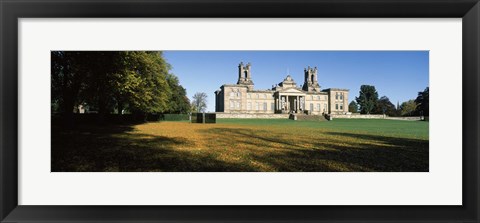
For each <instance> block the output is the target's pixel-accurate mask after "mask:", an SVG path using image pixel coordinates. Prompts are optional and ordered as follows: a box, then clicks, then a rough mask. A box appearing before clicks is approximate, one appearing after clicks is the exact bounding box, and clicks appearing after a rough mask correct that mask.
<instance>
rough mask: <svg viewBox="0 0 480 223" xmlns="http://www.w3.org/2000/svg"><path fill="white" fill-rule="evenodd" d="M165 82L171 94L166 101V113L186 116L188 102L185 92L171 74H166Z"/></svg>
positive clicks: (188, 106) (188, 108) (188, 107)
mask: <svg viewBox="0 0 480 223" xmlns="http://www.w3.org/2000/svg"><path fill="white" fill-rule="evenodd" d="M167 82H168V85H169V86H170V89H171V91H172V93H171V94H170V98H169V99H168V106H167V107H168V109H167V111H166V113H175V114H187V113H188V112H190V100H189V99H188V97H187V90H186V89H185V88H183V87H182V85H180V83H179V80H178V78H177V77H176V76H175V75H173V74H167Z"/></svg>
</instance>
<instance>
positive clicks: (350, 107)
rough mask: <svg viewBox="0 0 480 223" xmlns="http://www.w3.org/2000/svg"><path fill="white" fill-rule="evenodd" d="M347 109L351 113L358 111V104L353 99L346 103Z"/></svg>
mask: <svg viewBox="0 0 480 223" xmlns="http://www.w3.org/2000/svg"><path fill="white" fill-rule="evenodd" d="M348 111H349V112H352V113H357V112H358V105H357V103H356V102H355V101H352V102H350V104H349V105H348Z"/></svg>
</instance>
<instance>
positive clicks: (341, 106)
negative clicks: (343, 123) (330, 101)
mask: <svg viewBox="0 0 480 223" xmlns="http://www.w3.org/2000/svg"><path fill="white" fill-rule="evenodd" d="M339 108H340V109H339ZM335 109H336V110H343V104H335Z"/></svg>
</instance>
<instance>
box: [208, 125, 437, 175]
mask: <svg viewBox="0 0 480 223" xmlns="http://www.w3.org/2000/svg"><path fill="white" fill-rule="evenodd" d="M206 131H207V132H208V133H209V134H211V137H212V138H211V140H217V144H218V143H220V144H224V145H232V144H233V145H240V144H244V145H250V146H252V147H257V149H259V150H264V152H263V153H261V154H260V155H259V153H258V152H254V151H252V153H251V154H252V155H251V159H253V160H255V161H256V162H260V163H263V164H265V165H268V166H271V167H273V168H274V169H275V170H276V171H282V172H291V171H294V172H296V171H307V172H324V171H327V172H336V171H355V172H356V171H376V172H419V171H421V172H426V171H429V149H428V145H429V144H428V140H422V139H408V138H397V137H388V136H378V135H368V134H357V133H344V132H322V133H319V134H326V135H329V136H335V137H333V138H337V139H330V138H332V137H329V140H324V139H321V138H311V137H297V138H295V139H293V140H292V137H285V135H282V134H273V133H272V132H268V131H264V130H251V129H246V128H244V129H231V128H214V129H209V130H206ZM272 144H273V145H283V147H282V148H281V149H278V148H273V147H272Z"/></svg>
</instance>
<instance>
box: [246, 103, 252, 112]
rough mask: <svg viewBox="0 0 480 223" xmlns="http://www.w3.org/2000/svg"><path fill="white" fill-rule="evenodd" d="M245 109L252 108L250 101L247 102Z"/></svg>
mask: <svg viewBox="0 0 480 223" xmlns="http://www.w3.org/2000/svg"><path fill="white" fill-rule="evenodd" d="M247 110H252V103H251V102H248V103H247Z"/></svg>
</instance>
